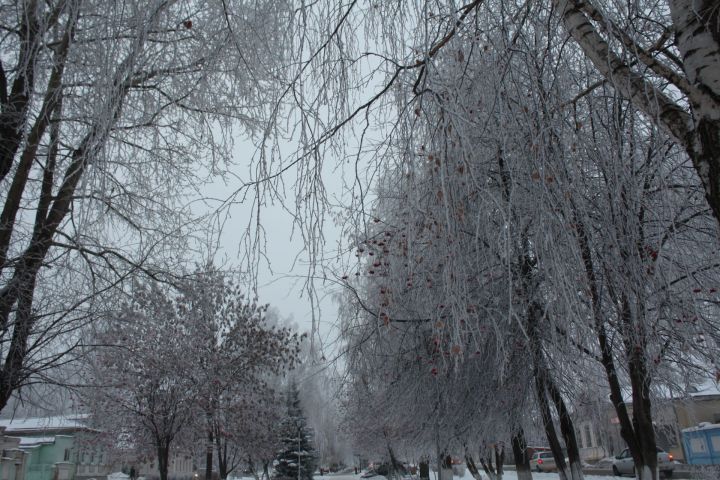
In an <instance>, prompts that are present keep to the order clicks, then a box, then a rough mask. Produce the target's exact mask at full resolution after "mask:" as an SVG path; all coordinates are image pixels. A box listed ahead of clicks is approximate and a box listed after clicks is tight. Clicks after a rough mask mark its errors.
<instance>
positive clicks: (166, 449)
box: [157, 442, 170, 480]
mask: <svg viewBox="0 0 720 480" xmlns="http://www.w3.org/2000/svg"><path fill="white" fill-rule="evenodd" d="M163 443H164V444H163ZM157 452H158V473H159V474H160V480H168V463H169V462H168V461H169V460H170V445H169V444H168V442H158V445H157Z"/></svg>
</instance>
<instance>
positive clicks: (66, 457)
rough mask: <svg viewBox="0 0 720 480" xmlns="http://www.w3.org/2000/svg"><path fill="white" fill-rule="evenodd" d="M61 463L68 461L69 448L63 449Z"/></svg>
mask: <svg viewBox="0 0 720 480" xmlns="http://www.w3.org/2000/svg"><path fill="white" fill-rule="evenodd" d="M63 461H64V462H69V461H70V449H69V448H66V449H65V454H64V455H63Z"/></svg>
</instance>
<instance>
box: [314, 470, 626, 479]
mask: <svg viewBox="0 0 720 480" xmlns="http://www.w3.org/2000/svg"><path fill="white" fill-rule="evenodd" d="M380 478H382V477H380ZM483 478H484V479H487V475H484V474H483ZM532 478H533V480H559V478H560V477H559V476H558V474H557V473H535V472H533V474H532ZM585 478H586V479H587V480H618V477H613V476H612V475H585ZM322 479H326V480H360V475H359V474H358V475H333V474H327V475H323V476H322V477H321V476H319V475H315V480H322ZM376 479H378V477H372V478H370V479H368V480H376ZM383 480H384V479H383ZM430 480H435V472H431V473H430ZM453 480H473V477H472V475H470V474H469V473H465V476H464V477H459V476H457V475H455V477H454V478H453ZM503 480H517V475H516V474H515V472H514V471H507V472H505V473H504V474H503Z"/></svg>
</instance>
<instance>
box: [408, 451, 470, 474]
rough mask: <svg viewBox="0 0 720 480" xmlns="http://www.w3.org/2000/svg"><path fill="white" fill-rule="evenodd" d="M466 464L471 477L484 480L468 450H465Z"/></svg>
mask: <svg viewBox="0 0 720 480" xmlns="http://www.w3.org/2000/svg"><path fill="white" fill-rule="evenodd" d="M465 464H466V465H467V469H468V472H470V475H472V476H473V478H474V479H475V480H482V475H480V471H479V470H478V468H477V465H476V464H475V460H473V458H472V455H471V454H470V452H468V451H467V448H466V449H465ZM421 478H422V477H421Z"/></svg>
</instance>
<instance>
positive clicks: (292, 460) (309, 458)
mask: <svg viewBox="0 0 720 480" xmlns="http://www.w3.org/2000/svg"><path fill="white" fill-rule="evenodd" d="M280 432H281V435H280V450H279V451H278V457H277V464H276V465H275V478H276V479H277V480H312V478H313V472H314V471H315V465H316V464H317V457H316V455H315V449H314V448H313V441H312V437H313V432H312V429H311V428H309V427H308V426H307V420H306V419H305V416H304V415H303V411H302V407H301V406H300V394H299V392H298V388H297V385H296V384H295V382H294V381H293V382H292V383H291V384H290V387H289V388H288V392H287V416H286V417H285V418H284V419H283V420H282V422H281V423H280Z"/></svg>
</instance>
